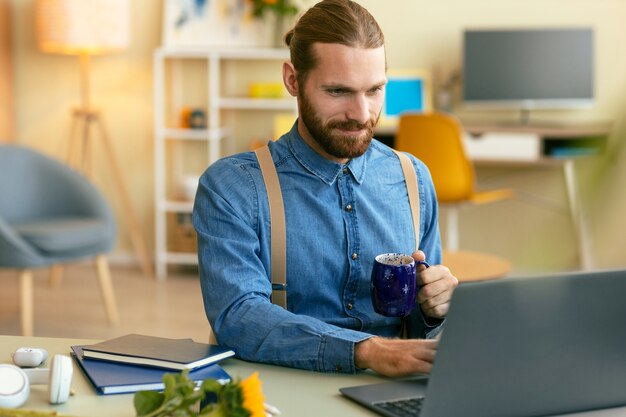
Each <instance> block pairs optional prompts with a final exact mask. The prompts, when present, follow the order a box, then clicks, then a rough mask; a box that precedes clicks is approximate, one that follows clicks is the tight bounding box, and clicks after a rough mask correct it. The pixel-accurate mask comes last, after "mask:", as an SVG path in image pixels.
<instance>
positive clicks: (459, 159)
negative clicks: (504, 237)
mask: <svg viewBox="0 0 626 417" xmlns="http://www.w3.org/2000/svg"><path fill="white" fill-rule="evenodd" d="M395 148H396V149H397V150H399V151H404V152H409V153H411V154H413V155H415V156H416V157H417V158H419V159H420V160H421V161H422V162H424V163H425V164H426V166H427V167H428V169H429V170H430V172H431V175H432V177H433V182H434V185H435V190H436V191H437V200H438V202H439V204H440V206H445V208H446V214H447V216H446V226H447V233H446V235H445V236H444V251H443V264H444V265H446V266H448V267H449V268H450V270H451V271H452V272H453V273H454V274H455V276H456V277H457V278H459V280H461V281H476V280H485V279H494V278H499V277H502V276H504V275H506V274H507V273H508V272H509V271H510V270H511V265H510V263H509V262H508V261H506V260H504V259H502V258H499V257H496V256H493V255H488V254H483V253H478V252H468V251H459V227H458V215H459V209H460V208H461V207H463V206H466V205H482V204H486V203H491V202H495V201H500V200H504V199H507V198H511V197H512V196H513V192H512V190H510V189H498V190H491V191H477V190H476V189H475V177H474V166H473V165H472V162H471V161H470V160H469V158H468V157H467V155H466V153H465V149H464V147H463V142H462V140H461V126H460V123H459V122H458V121H457V120H456V119H455V118H454V117H452V116H449V115H446V114H443V113H438V112H433V113H408V114H404V115H402V116H401V117H400V120H399V123H398V130H397V133H396V138H395Z"/></svg>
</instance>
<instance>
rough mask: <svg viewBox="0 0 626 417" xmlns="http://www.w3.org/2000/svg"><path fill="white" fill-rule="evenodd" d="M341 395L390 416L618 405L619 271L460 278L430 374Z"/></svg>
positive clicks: (623, 330) (624, 335)
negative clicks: (481, 279) (400, 407)
mask: <svg viewBox="0 0 626 417" xmlns="http://www.w3.org/2000/svg"><path fill="white" fill-rule="evenodd" d="M340 391H341V393H342V394H343V395H345V396H346V397H348V398H350V399H352V400H354V401H356V402H358V403H360V404H362V405H364V406H366V407H368V408H370V409H372V410H374V411H376V412H378V413H379V414H381V415H385V416H390V417H395V416H400V415H414V416H417V415H419V416H420V417H451V416H463V417H489V416H494V417H516V416H520V417H522V416H523V417H529V416H545V415H554V414H562V413H572V412H577V411H586V410H592V409H599V408H611V407H617V406H622V405H625V404H626V270H613V271H599V272H587V273H568V274H559V275H551V276H544V277H532V278H508V279H502V280H496V281H487V282H480V283H467V284H462V285H460V286H459V287H458V288H457V289H456V291H455V293H454V296H453V299H452V303H451V306H450V311H449V314H448V318H447V320H446V323H445V328H444V331H443V334H442V336H441V341H440V343H439V348H438V350H437V356H436V358H435V363H434V365H433V369H432V373H431V375H430V378H428V380H426V379H424V378H422V379H419V378H417V379H411V380H395V381H390V382H384V383H381V384H375V385H366V386H359V387H347V388H342V389H341V390H340ZM409 399H411V401H414V402H417V403H418V405H415V404H412V403H409V404H408V411H409V413H406V414H402V413H398V412H396V411H393V409H394V404H396V405H397V404H400V405H402V404H406V400H409ZM397 400H402V401H400V402H399V403H398V402H397ZM419 403H421V405H419ZM418 408H421V412H420V413H419V414H418V413H417V409H418Z"/></svg>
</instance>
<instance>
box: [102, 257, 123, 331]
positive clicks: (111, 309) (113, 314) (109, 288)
mask: <svg viewBox="0 0 626 417" xmlns="http://www.w3.org/2000/svg"><path fill="white" fill-rule="evenodd" d="M96 269H97V272H98V283H99V284H100V294H101V295H102V300H103V301H104V308H105V310H106V314H107V318H108V320H109V324H111V325H117V324H118V323H119V321H120V318H119V315H118V313H117V304H116V302H115V294H114V293H113V282H112V281H111V273H110V270H109V263H108V261H107V258H106V256H104V255H98V256H96Z"/></svg>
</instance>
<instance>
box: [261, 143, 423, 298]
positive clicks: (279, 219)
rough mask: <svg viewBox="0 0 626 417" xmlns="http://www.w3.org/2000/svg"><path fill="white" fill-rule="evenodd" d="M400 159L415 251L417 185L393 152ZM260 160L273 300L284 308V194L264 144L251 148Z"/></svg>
mask: <svg viewBox="0 0 626 417" xmlns="http://www.w3.org/2000/svg"><path fill="white" fill-rule="evenodd" d="M394 152H395V153H396V155H397V156H398V158H399V159H400V166H401V167H402V173H403V174H404V182H405V183H406V188H407V192H408V195H409V205H410V207H411V216H412V218H413V230H414V233H415V246H416V248H415V249H416V250H417V248H418V247H419V233H420V197H419V192H418V186H417V175H416V173H415V168H413V164H412V163H411V160H410V159H409V157H408V156H406V155H405V154H403V153H401V152H398V151H395V150H394ZM254 153H255V154H256V157H257V159H258V161H259V167H260V168H261V174H262V175H263V181H265V189H266V190H267V199H268V201H269V206H270V236H271V237H270V245H271V248H270V250H271V255H270V259H271V271H272V302H273V303H274V304H277V305H279V306H281V307H283V308H285V309H286V308H287V230H286V226H285V205H284V203H283V193H282V191H281V189H280V182H279V181H278V174H277V173H276V167H275V166H274V160H273V159H272V154H271V153H270V149H269V148H268V147H267V146H263V147H262V148H259V149H257V150H255V151H254Z"/></svg>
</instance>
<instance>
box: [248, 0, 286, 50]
mask: <svg viewBox="0 0 626 417" xmlns="http://www.w3.org/2000/svg"><path fill="white" fill-rule="evenodd" d="M248 1H250V3H252V15H253V16H254V17H256V18H259V19H264V18H266V17H267V16H271V17H270V19H273V20H270V21H269V24H270V25H273V28H272V29H273V30H272V35H273V38H272V43H273V45H272V46H275V47H279V46H282V45H283V36H284V34H285V18H286V17H288V16H295V14H296V13H298V8H297V7H296V6H295V5H294V3H293V0H248Z"/></svg>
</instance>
